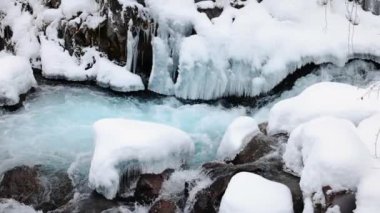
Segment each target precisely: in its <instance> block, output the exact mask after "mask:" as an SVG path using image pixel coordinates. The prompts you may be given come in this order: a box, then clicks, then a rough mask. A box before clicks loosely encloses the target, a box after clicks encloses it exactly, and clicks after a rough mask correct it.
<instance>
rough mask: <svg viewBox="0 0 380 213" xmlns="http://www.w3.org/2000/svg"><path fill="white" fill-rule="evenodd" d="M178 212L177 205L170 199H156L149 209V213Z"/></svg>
mask: <svg viewBox="0 0 380 213" xmlns="http://www.w3.org/2000/svg"><path fill="white" fill-rule="evenodd" d="M175 212H177V206H176V204H175V203H174V202H172V201H170V200H159V201H156V202H155V203H154V204H153V205H152V207H151V208H150V209H149V213H175Z"/></svg>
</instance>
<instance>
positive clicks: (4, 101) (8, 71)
mask: <svg viewBox="0 0 380 213" xmlns="http://www.w3.org/2000/svg"><path fill="white" fill-rule="evenodd" d="M0 67H1V68H0V106H4V105H15V104H17V103H19V101H20V95H21V94H25V93H27V92H28V91H29V90H30V89H31V88H32V87H36V86H37V82H36V80H35V79H34V76H33V70H32V68H31V67H30V64H29V61H28V60H27V59H26V58H24V57H19V56H12V55H9V54H5V53H1V54H0Z"/></svg>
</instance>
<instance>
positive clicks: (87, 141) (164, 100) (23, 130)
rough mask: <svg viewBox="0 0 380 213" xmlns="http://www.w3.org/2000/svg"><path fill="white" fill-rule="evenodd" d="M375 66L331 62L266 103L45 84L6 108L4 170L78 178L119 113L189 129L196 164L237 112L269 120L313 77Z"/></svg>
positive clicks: (348, 75) (211, 154) (1, 134)
mask: <svg viewBox="0 0 380 213" xmlns="http://www.w3.org/2000/svg"><path fill="white" fill-rule="evenodd" d="M373 69H374V67H372V66H367V65H363V64H362V62H357V63H353V65H351V66H348V67H345V68H334V67H325V68H323V69H320V70H318V71H316V72H314V73H313V74H309V75H307V76H305V77H303V78H301V79H299V80H298V81H297V82H296V84H295V86H294V87H293V89H291V90H289V91H286V92H283V93H282V94H279V95H276V96H274V97H271V98H268V103H267V104H266V106H264V107H262V108H260V109H258V108H256V107H255V106H250V107H243V106H240V107H239V106H238V107H233V108H226V107H223V106H221V105H220V104H218V103H217V102H216V103H213V104H184V103H182V102H180V101H178V100H177V99H175V98H172V97H161V96H157V97H151V98H142V97H137V96H130V97H126V96H115V95H110V94H109V93H107V92H104V91H101V90H97V89H94V88H93V87H87V86H83V87H73V86H49V85H43V84H42V85H40V86H39V88H38V89H37V91H36V92H34V93H32V94H31V95H29V96H28V97H27V99H26V101H25V102H24V107H23V108H21V109H19V110H17V111H15V112H6V111H1V110H0V174H1V173H3V172H4V171H6V170H7V169H10V168H13V167H14V166H17V165H36V164H43V165H47V166H53V167H55V168H60V169H64V170H67V171H68V172H69V174H70V177H71V178H72V179H74V180H75V179H76V177H79V176H81V177H82V178H78V179H82V180H83V176H84V177H86V176H87V174H88V169H89V166H90V161H91V155H92V151H93V148H94V145H93V130H92V125H93V123H94V122H95V121H97V120H99V119H102V118H113V117H123V118H129V119H137V120H144V121H152V122H158V123H163V124H168V125H171V126H174V127H177V128H179V129H182V130H184V131H185V132H188V133H189V134H190V135H191V137H192V138H193V140H194V141H195V147H196V152H195V156H194V158H193V160H192V161H191V163H190V166H191V168H192V169H196V168H198V167H199V166H200V165H201V164H202V163H204V162H207V161H211V160H213V159H215V153H216V150H217V148H218V145H219V143H220V141H221V138H222V137H223V133H224V131H225V129H226V128H227V126H228V124H229V123H231V121H232V120H233V119H234V118H236V117H237V116H240V115H246V114H250V115H252V116H253V117H255V118H256V119H257V120H259V121H264V120H265V118H266V117H267V113H268V110H269V108H270V107H271V106H272V105H273V104H274V103H275V102H277V101H279V100H281V99H284V98H288V97H291V96H294V95H296V94H298V93H299V92H301V91H302V90H303V89H304V88H305V87H307V86H309V85H311V84H313V83H316V82H319V81H322V80H327V81H340V82H346V83H350V84H354V85H367V84H369V83H370V81H372V80H376V79H377V80H378V79H379V74H378V72H372V70H373ZM363 70H364V71H363ZM169 191H170V190H169ZM168 193H169V192H168Z"/></svg>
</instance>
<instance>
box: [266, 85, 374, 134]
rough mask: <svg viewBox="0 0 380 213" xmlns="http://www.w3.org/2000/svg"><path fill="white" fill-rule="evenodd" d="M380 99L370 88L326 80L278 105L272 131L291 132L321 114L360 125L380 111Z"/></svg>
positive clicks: (272, 117)
mask: <svg viewBox="0 0 380 213" xmlns="http://www.w3.org/2000/svg"><path fill="white" fill-rule="evenodd" d="M379 110H380V100H379V99H378V98H377V96H376V95H371V94H370V95H368V90H367V89H362V88H358V87H355V86H351V85H348V84H342V83H333V82H322V83H317V84H314V85H312V86H310V87H308V88H307V89H305V90H304V91H303V92H302V93H301V94H299V95H298V96H296V97H293V98H289V99H285V100H283V101H280V102H279V103H277V104H275V105H274V106H273V107H272V109H271V110H270V113H269V120H268V122H269V125H268V130H269V133H270V134H275V133H278V132H288V133H290V132H291V131H292V130H293V129H294V128H296V127H297V126H298V125H300V124H302V123H304V122H307V121H310V120H312V119H314V118H318V117H321V116H334V117H339V118H344V119H347V120H350V121H352V122H353V123H355V124H359V122H360V121H362V120H363V119H365V118H367V117H369V116H371V115H373V114H375V113H377V112H379Z"/></svg>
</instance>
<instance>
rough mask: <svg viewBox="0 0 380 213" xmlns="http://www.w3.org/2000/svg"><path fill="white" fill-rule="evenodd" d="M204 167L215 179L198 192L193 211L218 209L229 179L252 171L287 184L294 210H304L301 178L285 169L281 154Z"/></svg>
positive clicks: (213, 210) (211, 164)
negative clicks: (254, 160) (259, 159)
mask: <svg viewBox="0 0 380 213" xmlns="http://www.w3.org/2000/svg"><path fill="white" fill-rule="evenodd" d="M202 167H203V170H204V172H205V173H206V174H208V175H209V176H210V177H211V178H212V179H213V180H215V181H214V183H213V184H211V185H210V187H208V188H206V189H203V190H201V191H200V192H198V193H197V195H196V199H197V200H196V202H195V204H194V206H193V212H198V211H200V212H215V211H217V210H218V209H217V208H218V207H219V203H220V199H221V198H222V196H223V193H224V191H225V189H226V187H227V185H228V181H229V180H230V179H231V178H232V176H233V175H235V174H236V173H238V172H252V173H255V174H258V175H260V176H262V177H264V178H266V179H268V180H271V181H276V182H279V183H282V184H284V185H286V186H287V187H289V189H290V191H291V193H292V200H293V209H294V212H302V210H303V196H302V191H301V189H300V186H299V181H300V179H299V178H298V177H295V176H293V175H291V174H289V173H286V172H284V171H283V169H282V168H283V162H282V160H281V156H273V157H272V158H268V159H266V160H265V161H256V162H251V163H244V164H238V165H233V164H225V163H224V164H223V163H207V164H205V165H203V166H202ZM223 181H225V182H223ZM216 186H217V187H216ZM219 195H220V196H219Z"/></svg>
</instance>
